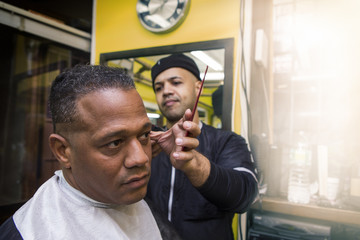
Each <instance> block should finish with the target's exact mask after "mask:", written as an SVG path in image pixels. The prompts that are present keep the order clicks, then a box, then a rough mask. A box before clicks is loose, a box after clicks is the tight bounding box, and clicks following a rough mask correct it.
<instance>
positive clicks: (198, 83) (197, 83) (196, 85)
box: [195, 80, 201, 93]
mask: <svg viewBox="0 0 360 240" xmlns="http://www.w3.org/2000/svg"><path fill="white" fill-rule="evenodd" d="M200 87H201V81H199V80H196V82H195V88H196V93H198V92H199V91H200Z"/></svg>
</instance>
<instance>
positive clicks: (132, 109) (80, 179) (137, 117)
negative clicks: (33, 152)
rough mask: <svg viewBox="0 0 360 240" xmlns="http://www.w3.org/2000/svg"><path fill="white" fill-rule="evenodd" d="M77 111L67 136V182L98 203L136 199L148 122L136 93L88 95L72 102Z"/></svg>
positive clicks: (142, 183) (140, 192)
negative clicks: (73, 123)
mask: <svg viewBox="0 0 360 240" xmlns="http://www.w3.org/2000/svg"><path fill="white" fill-rule="evenodd" d="M77 109H78V111H79V116H80V122H79V123H78V124H76V125H78V126H79V128H78V130H75V131H74V132H73V133H69V134H68V142H69V145H70V146H69V148H68V151H69V156H70V157H69V159H70V162H71V168H70V170H69V171H67V170H68V169H67V170H66V171H65V172H66V173H67V174H68V177H67V180H68V181H70V184H71V185H72V186H73V187H75V188H77V189H78V190H80V191H81V192H83V193H84V194H86V195H87V196H89V197H90V198H92V199H94V200H97V201H99V202H103V203H111V204H131V203H134V202H137V201H139V200H141V199H142V198H143V197H144V196H145V194H146V190H147V183H148V181H149V177H150V161H151V142H150V139H149V136H148V134H149V133H150V130H151V122H150V121H149V119H148V117H147V114H146V111H145V108H144V105H143V102H142V100H141V98H140V96H139V94H138V93H137V91H136V90H134V89H133V90H129V91H123V90H121V89H108V90H102V91H97V92H94V93H90V94H88V95H85V96H84V97H82V98H81V99H80V100H79V101H78V103H77ZM65 176H66V175H65Z"/></svg>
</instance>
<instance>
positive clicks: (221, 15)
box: [95, 0, 240, 133]
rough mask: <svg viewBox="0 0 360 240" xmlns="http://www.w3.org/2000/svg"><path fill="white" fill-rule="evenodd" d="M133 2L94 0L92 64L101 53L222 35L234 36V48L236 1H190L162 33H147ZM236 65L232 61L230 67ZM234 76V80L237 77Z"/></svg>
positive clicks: (237, 27) (237, 16) (237, 22)
mask: <svg viewBox="0 0 360 240" xmlns="http://www.w3.org/2000/svg"><path fill="white" fill-rule="evenodd" d="M136 3H137V0H120V1H119V0H97V1H96V18H95V64H98V63H99V62H100V57H99V56H100V54H101V53H106V52H114V51H124V50H132V49H140V48H148V47H156V46H164V45H173V44H182V43H188V42H199V41H209V40H216V39H223V38H234V40H235V41H234V42H235V46H234V51H237V49H238V47H237V42H238V35H239V30H240V0H221V1H220V0H192V1H191V5H190V10H189V13H188V15H187V17H186V19H185V21H184V22H183V23H182V24H181V25H180V26H179V27H178V28H177V29H175V30H174V31H172V32H170V33H166V34H155V33H151V32H149V31H148V30H146V29H145V28H144V27H142V25H141V24H140V21H139V20H138V17H137V14H136ZM234 56H236V54H235V53H234ZM234 61H235V60H234ZM238 64H239V63H236V62H234V66H238ZM235 72H236V71H235V70H234V73H235ZM234 79H235V81H238V79H239V77H238V76H236V77H234ZM234 86H239V84H234ZM238 92H239V91H238V90H236V91H234V93H238ZM237 99H239V98H238V97H237ZM236 102H237V104H236V106H235V115H234V116H233V120H234V122H235V123H236V124H235V129H234V130H235V132H238V133H239V131H240V111H239V109H240V104H239V103H238V101H236Z"/></svg>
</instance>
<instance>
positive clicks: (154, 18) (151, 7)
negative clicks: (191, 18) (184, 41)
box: [136, 0, 190, 33]
mask: <svg viewBox="0 0 360 240" xmlns="http://www.w3.org/2000/svg"><path fill="white" fill-rule="evenodd" d="M189 8H190V0H138V1H137V4H136V12H137V15H138V17H139V20H140V22H141V24H142V25H143V26H144V27H145V28H146V29H147V30H149V31H151V32H155V33H162V32H169V31H172V30H174V29H175V28H177V27H178V26H179V25H180V24H181V23H182V22H183V21H184V19H185V17H186V15H187V13H188V11H189Z"/></svg>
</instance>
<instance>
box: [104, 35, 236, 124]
mask: <svg viewBox="0 0 360 240" xmlns="http://www.w3.org/2000/svg"><path fill="white" fill-rule="evenodd" d="M232 42H233V40H232V39H225V40H216V41H208V42H201V43H192V44H181V45H173V46H165V47H157V48H148V49H139V50H131V51H125V52H112V53H105V54H101V55H100V63H101V64H105V65H109V66H115V67H120V68H123V69H125V71H126V72H127V73H128V74H129V75H131V76H132V77H133V79H134V80H135V84H136V88H137V90H138V91H139V93H140V95H141V97H142V98H143V100H144V104H145V107H146V109H147V112H148V116H149V118H150V120H151V121H152V123H153V124H155V125H157V126H163V125H165V124H166V123H165V121H166V120H165V118H163V117H162V116H161V113H160V111H159V109H158V106H157V103H156V100H155V94H154V91H153V88H152V80H151V68H152V66H153V65H154V64H155V63H156V62H157V61H158V60H159V59H161V58H163V57H166V56H169V55H171V54H173V53H180V52H181V53H183V54H185V55H187V56H188V57H190V58H192V59H193V60H194V61H195V63H196V64H197V66H198V68H199V70H200V77H201V79H203V77H204V71H205V69H206V66H209V69H208V72H207V74H206V79H205V82H204V89H203V91H202V94H201V97H200V100H199V105H198V112H199V117H200V120H201V121H203V122H204V123H206V124H208V125H212V126H214V127H216V128H223V129H229V127H230V125H231V121H229V120H230V119H231V103H232V98H231V96H232V94H231V93H232V64H233V63H232V55H233V53H232V49H233V43H232ZM225 79H228V80H225ZM223 89H230V91H229V90H228V92H227V94H222V91H223ZM224 96H226V97H224ZM224 102H225V103H226V102H227V104H224ZM224 106H225V108H226V109H224ZM223 110H224V111H223ZM222 113H227V114H222Z"/></svg>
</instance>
